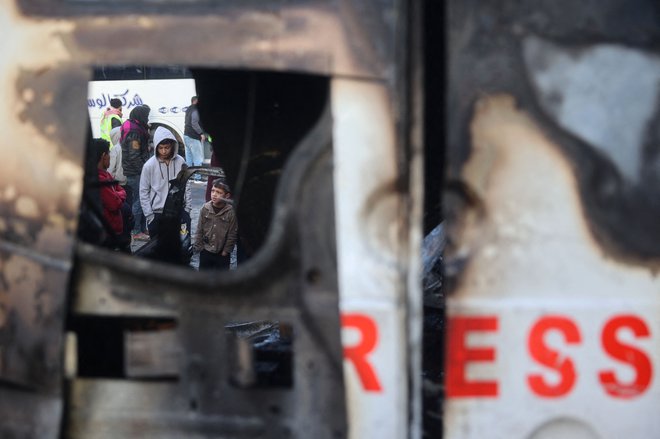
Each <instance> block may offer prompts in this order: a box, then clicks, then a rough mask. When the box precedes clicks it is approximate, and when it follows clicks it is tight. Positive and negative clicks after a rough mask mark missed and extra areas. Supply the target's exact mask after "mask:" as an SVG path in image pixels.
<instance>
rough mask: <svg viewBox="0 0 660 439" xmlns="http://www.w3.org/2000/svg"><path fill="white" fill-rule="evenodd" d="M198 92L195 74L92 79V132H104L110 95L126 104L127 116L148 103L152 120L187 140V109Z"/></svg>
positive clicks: (181, 138)
mask: <svg viewBox="0 0 660 439" xmlns="http://www.w3.org/2000/svg"><path fill="white" fill-rule="evenodd" d="M196 94H197V93H196V90H195V80H194V79H191V78H183V79H141V80H122V81H91V82H90V83H89V88H88V92H87V109H88V111H89V119H90V121H91V124H92V134H93V136H94V137H99V136H100V131H101V126H100V124H101V116H102V115H103V112H104V111H105V110H106V108H108V107H109V106H110V99H112V98H118V99H121V101H122V105H123V120H126V119H128V116H129V114H130V113H131V110H132V109H133V108H135V107H136V106H137V105H141V104H146V105H148V106H149V107H150V108H151V113H150V115H149V123H150V124H152V125H162V126H165V127H166V128H169V129H171V130H172V131H173V132H174V134H175V135H176V136H177V137H178V140H179V141H183V129H184V124H185V113H186V109H187V108H188V106H189V105H190V98H191V97H193V96H195V95H196Z"/></svg>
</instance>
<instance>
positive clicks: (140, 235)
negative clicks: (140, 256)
mask: <svg viewBox="0 0 660 439" xmlns="http://www.w3.org/2000/svg"><path fill="white" fill-rule="evenodd" d="M131 236H132V238H133V240H134V241H149V235H147V234H146V233H144V232H140V233H134V234H133V235H131Z"/></svg>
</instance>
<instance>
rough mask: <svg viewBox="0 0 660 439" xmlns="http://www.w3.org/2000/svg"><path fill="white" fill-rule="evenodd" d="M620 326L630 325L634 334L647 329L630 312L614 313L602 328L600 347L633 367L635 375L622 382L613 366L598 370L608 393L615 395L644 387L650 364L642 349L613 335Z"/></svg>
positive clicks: (648, 380)
mask: <svg viewBox="0 0 660 439" xmlns="http://www.w3.org/2000/svg"><path fill="white" fill-rule="evenodd" d="M622 328H628V329H630V330H631V331H632V332H633V334H635V336H636V337H638V338H640V337H648V336H649V335H650V334H651V333H650V331H649V328H648V327H647V326H646V323H644V321H643V320H641V319H640V318H638V317H636V316H632V315H622V316H615V317H613V318H612V319H611V320H609V321H608V322H607V323H606V324H605V327H604V328H603V333H602V343H603V349H604V350H605V352H607V354H609V355H610V356H611V357H612V358H615V359H617V360H619V361H621V362H622V363H627V364H629V365H631V366H632V367H634V368H635V372H636V374H635V379H634V380H633V382H631V383H622V382H621V381H619V379H618V378H617V377H616V374H615V373H614V371H613V370H606V371H602V372H600V373H599V374H598V377H599V378H600V382H601V384H602V385H603V388H604V389H605V391H606V392H607V393H608V394H609V395H611V396H613V397H615V398H634V397H636V396H639V395H641V394H642V393H644V391H646V389H648V387H649V384H650V383H651V375H652V373H653V368H652V366H651V360H650V359H649V357H648V356H647V355H646V354H645V353H644V352H642V351H640V350H639V349H637V348H634V347H632V346H630V345H627V344H624V343H622V342H621V341H619V340H618V339H617V333H618V331H619V330H620V329H622Z"/></svg>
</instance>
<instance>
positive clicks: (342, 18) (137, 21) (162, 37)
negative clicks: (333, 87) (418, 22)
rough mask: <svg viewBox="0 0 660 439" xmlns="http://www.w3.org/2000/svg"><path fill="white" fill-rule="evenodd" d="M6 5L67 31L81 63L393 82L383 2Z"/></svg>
mask: <svg viewBox="0 0 660 439" xmlns="http://www.w3.org/2000/svg"><path fill="white" fill-rule="evenodd" d="M13 1H16V6H17V7H18V8H19V10H20V11H21V12H23V13H25V14H27V15H28V16H32V15H36V16H38V17H41V18H42V19H43V18H49V17H50V18H58V19H62V18H65V19H67V21H69V22H70V23H72V24H74V26H75V29H72V32H70V33H69V32H67V33H62V34H61V35H59V36H58V37H59V38H61V39H62V40H63V42H64V44H66V45H67V47H68V48H69V50H71V51H74V52H75V53H76V59H77V61H78V62H80V63H81V64H85V63H88V64H98V65H100V64H104V65H110V64H113V63H117V64H122V63H126V62H131V60H139V62H140V63H143V64H159V63H162V62H163V61H164V59H163V51H166V52H167V53H168V54H173V55H174V56H173V58H175V59H176V62H177V63H179V64H182V65H199V66H217V65H219V64H222V65H224V66H226V67H237V68H241V67H242V68H260V69H269V70H289V71H293V70H297V71H302V72H309V73H320V74H345V75H351V76H366V77H371V78H387V79H388V80H389V81H391V82H394V80H395V76H394V75H395V71H394V62H396V61H397V58H399V57H400V56H401V54H398V53H397V45H398V44H399V42H398V41H400V40H397V34H398V33H399V32H401V31H402V27H401V26H402V24H403V23H404V22H403V19H404V16H403V15H402V14H401V11H400V10H399V9H398V5H397V4H396V2H395V1H393V0H360V1H347V0H297V1H281V0H280V1H273V0H271V1H250V2H244V1H235V0H226V1H184V2H181V1H157V2H154V1H142V2H141V1H137V2H135V1H131V2H105V1H104V2H97V1H76V0H13ZM319 35H323V38H318V36H319ZM213 42H217V43H216V44H213ZM209 43H211V44H209ZM145 47H151V48H152V50H144V48H145ZM191 47H194V48H195V50H190V48H191ZM402 61H403V60H402Z"/></svg>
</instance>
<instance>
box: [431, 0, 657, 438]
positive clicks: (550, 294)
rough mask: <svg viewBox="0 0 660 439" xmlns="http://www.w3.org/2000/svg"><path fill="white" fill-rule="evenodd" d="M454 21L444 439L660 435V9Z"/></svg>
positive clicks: (464, 6) (461, 7) (462, 8)
mask: <svg viewBox="0 0 660 439" xmlns="http://www.w3.org/2000/svg"><path fill="white" fill-rule="evenodd" d="M448 11H449V23H450V33H449V35H450V42H449V43H450V44H449V47H450V52H449V53H450V62H451V64H450V83H449V88H448V90H449V100H448V103H449V108H448V110H449V111H448V113H447V114H448V118H447V120H448V139H449V145H450V149H449V165H450V166H449V176H448V177H449V180H450V185H449V187H448V191H447V201H448V203H447V205H448V210H447V218H448V249H447V254H446V259H445V261H446V263H447V272H446V275H447V278H446V280H447V285H448V288H449V289H448V292H447V294H448V299H447V313H448V316H447V318H448V334H447V350H446V353H445V354H446V357H447V362H446V380H445V391H446V398H447V399H446V401H445V405H444V414H445V418H444V425H445V428H444V431H445V437H447V438H451V439H455V438H477V437H485V436H488V437H493V438H499V437H511V436H515V437H524V438H540V437H559V436H561V437H599V438H605V437H618V436H635V437H645V436H649V435H653V434H654V433H653V432H655V431H657V428H658V426H659V425H658V422H657V420H655V419H653V416H650V417H649V416H648V415H649V414H650V413H651V412H652V411H653V408H652V407H654V406H656V405H657V403H658V395H659V393H658V387H657V384H656V383H655V382H654V381H652V378H651V377H652V376H653V375H654V374H655V373H657V372H656V371H655V370H653V366H651V365H655V364H658V360H659V359H660V352H659V351H658V349H657V341H656V340H655V339H656V337H657V335H658V333H659V329H660V322H659V321H658V318H657V315H658V314H657V311H658V309H660V302H658V297H657V290H658V287H659V284H658V278H657V262H658V253H657V249H658V246H657V243H658V239H657V237H658V230H659V228H658V227H657V224H656V223H657V217H658V216H657V207H656V206H657V202H656V201H654V198H657V196H656V194H657V185H656V184H655V183H653V182H654V181H655V179H656V178H657V177H656V175H657V172H656V171H655V168H656V166H655V156H656V149H657V140H658V137H657V129H656V127H657V124H658V114H660V111H659V109H658V105H659V104H658V102H659V101H658V93H659V90H658V85H657V84H658V82H657V81H658V73H657V70H658V68H657V65H658V64H657V63H658V52H657V42H658V41H660V40H659V38H660V35H659V34H658V28H659V24H660V15H658V11H659V10H658V5H657V3H655V2H650V1H636V2H622V1H606V2H599V4H598V5H597V6H596V5H592V4H590V3H589V2H585V3H580V4H577V3H569V2H541V3H539V2H500V3H498V4H497V6H495V5H485V4H483V3H480V2H472V1H468V2H462V1H455V2H450V4H449V9H448ZM569 16H570V17H571V19H570V20H569V19H566V18H565V17H569ZM615 17H616V18H615ZM654 42H655V43H654ZM628 69H632V70H631V71H629V70H628ZM633 71H634V72H633ZM622 319H623V320H622ZM623 321H625V322H627V323H625V324H624V325H623V326H617V328H624V327H625V328H626V330H630V331H631V333H632V334H633V336H632V338H630V339H626V340H627V342H629V343H630V345H631V346H634V349H636V352H638V354H639V357H637V359H636V360H635V361H632V360H630V358H631V357H621V356H617V355H616V354H615V353H614V352H613V351H612V349H611V347H612V345H613V343H614V344H617V343H619V341H621V340H623V339H624V336H623V335H621V334H619V332H618V329H617V330H612V328H613V326H612V325H619V324H621V322H623ZM544 325H548V326H544ZM627 325H632V326H627ZM633 326H634V327H635V328H636V329H630V328H632V327H633ZM608 331H610V332H608ZM623 332H625V331H624V330H623V329H621V333H623ZM544 355H548V356H545V357H544ZM625 367H630V368H631V369H632V370H633V371H634V372H633V373H632V375H627V379H629V380H630V381H626V379H624V376H625V375H624V372H623V369H624V368H625Z"/></svg>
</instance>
